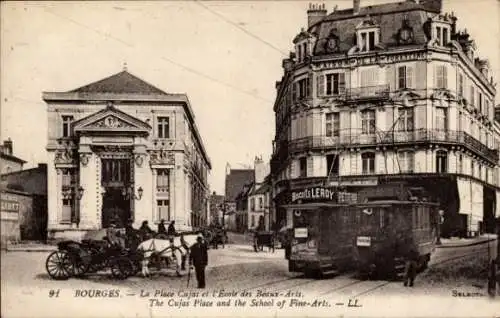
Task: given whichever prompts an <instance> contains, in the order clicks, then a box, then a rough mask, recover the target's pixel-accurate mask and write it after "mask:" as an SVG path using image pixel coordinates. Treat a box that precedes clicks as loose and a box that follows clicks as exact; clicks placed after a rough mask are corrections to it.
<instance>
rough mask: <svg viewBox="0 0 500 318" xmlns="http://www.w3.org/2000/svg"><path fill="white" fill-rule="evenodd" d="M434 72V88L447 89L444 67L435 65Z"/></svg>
mask: <svg viewBox="0 0 500 318" xmlns="http://www.w3.org/2000/svg"><path fill="white" fill-rule="evenodd" d="M435 70H436V82H435V84H436V88H443V89H446V88H448V70H447V69H446V65H437V66H436V69H435Z"/></svg>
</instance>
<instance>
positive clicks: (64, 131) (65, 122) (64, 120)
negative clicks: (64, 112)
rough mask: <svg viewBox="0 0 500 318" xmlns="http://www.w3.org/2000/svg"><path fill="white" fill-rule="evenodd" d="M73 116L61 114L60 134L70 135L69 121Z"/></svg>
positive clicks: (71, 120)
mask: <svg viewBox="0 0 500 318" xmlns="http://www.w3.org/2000/svg"><path fill="white" fill-rule="evenodd" d="M73 120H74V117H73V116H62V136H63V137H70V136H71V135H72V134H71V123H72V122H73Z"/></svg>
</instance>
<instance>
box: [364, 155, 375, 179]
mask: <svg viewBox="0 0 500 318" xmlns="http://www.w3.org/2000/svg"><path fill="white" fill-rule="evenodd" d="M361 161H362V172H363V174H374V173H375V153H373V152H365V153H363V154H361Z"/></svg>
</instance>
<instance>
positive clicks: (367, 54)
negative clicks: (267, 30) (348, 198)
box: [271, 0, 500, 235]
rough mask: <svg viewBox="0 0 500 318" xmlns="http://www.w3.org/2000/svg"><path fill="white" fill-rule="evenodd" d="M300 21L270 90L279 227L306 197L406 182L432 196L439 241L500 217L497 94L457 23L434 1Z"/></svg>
mask: <svg viewBox="0 0 500 318" xmlns="http://www.w3.org/2000/svg"><path fill="white" fill-rule="evenodd" d="M307 14H308V27H307V29H303V30H302V31H301V32H300V33H299V34H298V35H297V36H296V37H295V39H294V40H293V43H294V45H295V51H294V52H293V53H291V54H290V57H289V58H286V59H284V60H283V64H282V65H283V69H284V74H283V77H282V79H281V80H280V81H279V82H277V83H276V89H277V98H276V101H275V105H274V111H275V117H276V133H275V140H274V149H273V156H272V160H271V173H272V176H273V184H274V187H273V188H274V189H273V197H274V202H275V204H276V208H277V210H276V216H277V218H278V221H279V219H287V217H286V215H287V213H288V214H289V215H290V214H291V213H293V211H291V210H290V209H288V210H286V209H285V208H283V207H282V206H283V205H284V204H287V203H290V202H291V200H292V193H293V192H297V191H301V190H302V189H304V188H310V187H326V188H333V189H335V188H337V187H343V188H348V189H356V188H359V187H363V186H366V185H377V184H381V183H386V182H393V181H397V180H404V181H407V182H409V183H411V184H413V185H418V186H422V187H424V188H426V189H427V190H428V191H429V192H430V193H432V194H434V198H433V199H434V200H435V201H438V202H439V203H440V205H441V209H442V210H444V213H445V218H444V224H443V227H442V232H443V234H444V235H457V234H459V235H471V234H476V233H478V232H480V231H482V230H485V229H486V230H487V229H488V228H489V229H490V230H491V225H492V220H493V218H494V217H495V216H497V217H498V216H500V207H499V204H500V202H499V201H500V188H499V187H500V169H499V161H498V160H499V145H500V135H499V134H498V129H497V130H495V124H494V121H495V120H494V116H495V114H494V100H495V94H496V91H495V85H494V83H493V79H492V78H491V77H490V74H489V69H488V63H487V61H486V60H485V59H481V58H479V57H478V55H477V52H476V46H475V44H474V41H473V39H472V38H471V36H470V35H469V34H468V33H467V32H466V31H460V30H458V27H457V20H458V19H457V17H456V16H454V15H453V14H444V13H442V3H441V0H425V1H424V0H420V1H403V2H399V3H387V4H379V5H373V6H366V7H362V6H361V4H360V1H359V0H354V1H353V8H351V9H345V10H334V11H333V12H331V13H329V14H328V13H327V10H325V8H324V5H311V6H310V8H309V10H308V12H307ZM288 219H290V218H288Z"/></svg>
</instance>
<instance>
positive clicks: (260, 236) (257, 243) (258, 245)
mask: <svg viewBox="0 0 500 318" xmlns="http://www.w3.org/2000/svg"><path fill="white" fill-rule="evenodd" d="M275 242H276V233H275V232H273V231H257V230H256V231H254V237H253V249H254V251H255V252H259V251H263V250H264V246H267V247H268V249H269V250H272V251H273V253H274V246H275Z"/></svg>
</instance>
